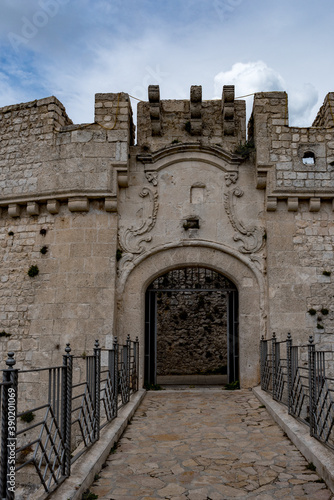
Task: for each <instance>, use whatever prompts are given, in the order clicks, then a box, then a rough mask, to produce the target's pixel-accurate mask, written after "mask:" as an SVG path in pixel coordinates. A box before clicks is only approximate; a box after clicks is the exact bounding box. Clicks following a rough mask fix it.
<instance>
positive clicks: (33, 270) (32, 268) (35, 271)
mask: <svg viewBox="0 0 334 500" xmlns="http://www.w3.org/2000/svg"><path fill="white" fill-rule="evenodd" d="M38 273H39V269H38V266H30V268H29V271H28V276H30V278H34V277H35V276H37V274H38Z"/></svg>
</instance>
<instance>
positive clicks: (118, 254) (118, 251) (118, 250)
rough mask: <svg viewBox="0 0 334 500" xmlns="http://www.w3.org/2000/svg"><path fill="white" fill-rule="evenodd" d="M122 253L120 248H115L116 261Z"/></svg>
mask: <svg viewBox="0 0 334 500" xmlns="http://www.w3.org/2000/svg"><path fill="white" fill-rule="evenodd" d="M122 255H123V252H122V250H120V249H119V248H117V251H116V260H117V262H118V261H119V260H121V258H122Z"/></svg>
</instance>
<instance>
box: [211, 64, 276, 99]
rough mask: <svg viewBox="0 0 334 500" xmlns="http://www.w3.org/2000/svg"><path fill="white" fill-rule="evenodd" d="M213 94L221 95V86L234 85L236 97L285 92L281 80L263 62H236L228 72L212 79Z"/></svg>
mask: <svg viewBox="0 0 334 500" xmlns="http://www.w3.org/2000/svg"><path fill="white" fill-rule="evenodd" d="M214 85H215V94H217V95H219V96H220V95H221V89H222V87H223V85H235V91H236V95H237V96H242V95H246V94H251V93H254V92H262V91H269V90H285V88H284V80H283V78H282V77H281V76H280V75H279V73H277V72H276V71H275V70H273V69H272V68H269V67H268V66H267V65H266V64H265V63H264V62H263V61H257V62H249V63H247V64H244V63H241V62H238V63H235V64H233V66H232V69H230V70H229V71H225V72H224V71H222V72H220V73H218V75H216V76H215V78H214Z"/></svg>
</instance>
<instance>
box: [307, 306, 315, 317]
mask: <svg viewBox="0 0 334 500" xmlns="http://www.w3.org/2000/svg"><path fill="white" fill-rule="evenodd" d="M307 312H308V313H309V314H310V315H311V316H315V315H316V314H317V311H316V310H315V309H313V308H311V309H309V310H308V311H307Z"/></svg>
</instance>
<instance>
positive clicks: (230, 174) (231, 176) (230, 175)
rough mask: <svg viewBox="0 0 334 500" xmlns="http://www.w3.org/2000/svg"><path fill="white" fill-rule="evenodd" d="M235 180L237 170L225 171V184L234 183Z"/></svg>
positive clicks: (236, 178)
mask: <svg viewBox="0 0 334 500" xmlns="http://www.w3.org/2000/svg"><path fill="white" fill-rule="evenodd" d="M237 180H238V172H227V174H225V182H226V186H230V185H231V184H235V183H236V182H237Z"/></svg>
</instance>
